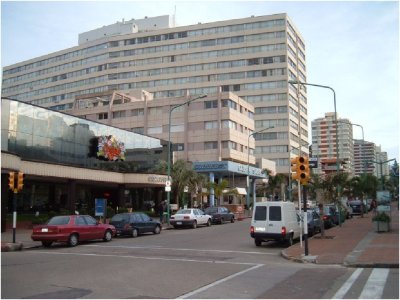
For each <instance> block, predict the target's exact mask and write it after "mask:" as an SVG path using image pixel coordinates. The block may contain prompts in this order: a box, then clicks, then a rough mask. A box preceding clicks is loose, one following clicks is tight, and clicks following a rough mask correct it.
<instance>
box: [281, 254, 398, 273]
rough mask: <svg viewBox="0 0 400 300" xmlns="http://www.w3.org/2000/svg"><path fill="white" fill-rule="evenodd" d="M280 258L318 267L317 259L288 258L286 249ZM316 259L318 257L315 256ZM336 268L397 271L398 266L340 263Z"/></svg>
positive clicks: (394, 264)
mask: <svg viewBox="0 0 400 300" xmlns="http://www.w3.org/2000/svg"><path fill="white" fill-rule="evenodd" d="M281 256H282V257H283V258H285V259H287V260H290V261H293V262H297V263H305V264H307V263H312V264H315V265H318V263H317V262H316V261H317V259H315V260H314V261H310V260H309V259H304V258H297V257H294V256H290V255H288V254H286V249H285V250H282V251H281ZM317 257H318V256H317ZM336 265H337V266H344V267H347V268H388V269H398V268H399V264H398V263H346V262H344V263H342V264H336Z"/></svg>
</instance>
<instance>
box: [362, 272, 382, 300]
mask: <svg viewBox="0 0 400 300" xmlns="http://www.w3.org/2000/svg"><path fill="white" fill-rule="evenodd" d="M388 275H389V269H373V270H372V273H371V275H369V278H368V281H367V283H366V284H365V286H364V289H363V291H362V293H361V295H360V297H359V299H380V298H381V297H382V294H383V289H384V287H385V282H386V279H387V277H388Z"/></svg>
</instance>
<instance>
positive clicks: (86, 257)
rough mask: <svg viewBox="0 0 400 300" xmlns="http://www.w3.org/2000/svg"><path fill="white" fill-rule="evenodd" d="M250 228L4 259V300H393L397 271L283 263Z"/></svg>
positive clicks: (174, 233) (181, 232) (185, 232)
mask: <svg viewBox="0 0 400 300" xmlns="http://www.w3.org/2000/svg"><path fill="white" fill-rule="evenodd" d="M249 227H250V220H244V221H238V222H235V223H233V224H231V223H226V224H223V225H213V226H211V227H199V228H197V229H173V230H166V231H163V232H162V233H161V234H160V235H153V234H149V235H144V236H139V237H138V238H129V237H121V238H115V239H113V241H111V242H109V243H104V242H101V241H96V242H90V243H84V244H81V245H79V246H77V247H74V248H69V247H66V246H64V245H55V246H53V247H51V248H50V249H46V248H42V247H39V248H35V249H31V250H24V251H22V252H3V253H2V260H1V265H2V269H1V273H2V276H1V296H2V298H36V299H37V298H41V299H46V298H47V299H48V298H97V299H102V298H103V299H104V298H107V299H110V298H112V299H115V298H117V299H120V298H133V299H135V298H142V299H143V298H197V299H198V298H222V299H232V298H235V299H239V298H243V299H246V298H247V299H255V298H275V299H276V298H332V297H335V298H358V297H360V296H361V295H362V296H363V297H364V298H372V297H369V296H371V295H372V294H371V291H369V290H371V289H372V292H374V293H375V294H376V293H377V288H376V285H378V286H379V287H382V288H380V289H378V294H379V295H378V296H380V298H393V299H398V296H399V291H398V279H399V278H398V269H393V270H388V271H387V274H386V272H385V271H381V272H380V273H379V272H378V273H376V272H375V273H376V274H375V273H374V270H375V269H374V270H372V269H347V268H345V267H341V266H321V265H314V264H300V263H295V262H291V261H288V260H285V259H284V258H282V257H281V256H280V252H281V250H282V249H283V247H284V246H283V245H280V244H277V243H272V242H271V243H269V244H265V245H264V244H263V246H261V247H256V246H255V245H254V242H253V239H251V238H250V235H249ZM381 270H386V269H381ZM382 272H383V273H382ZM372 273H374V276H375V277H374V276H372ZM353 274H354V275H353ZM356 275H357V276H356ZM385 276H386V277H385ZM371 277H373V278H377V277H379V278H380V279H381V281H380V282H378V283H377V281H376V280H375V281H374V282H373V283H374V284H375V288H371V284H370V283H368V282H369V279H370V278H371ZM382 278H384V280H382ZM396 283H397V284H396ZM363 293H364V294H363Z"/></svg>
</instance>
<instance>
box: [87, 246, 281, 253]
mask: <svg viewBox="0 0 400 300" xmlns="http://www.w3.org/2000/svg"><path fill="white" fill-rule="evenodd" d="M81 246H84V247H109V248H123V249H149V250H150V249H151V250H173V251H195V252H218V253H239V254H260V255H263V254H265V255H277V253H272V252H256V251H235V250H216V249H215V250H213V249H210V250H207V249H190V248H167V247H162V246H153V247H148V246H115V245H113V246H109V245H81Z"/></svg>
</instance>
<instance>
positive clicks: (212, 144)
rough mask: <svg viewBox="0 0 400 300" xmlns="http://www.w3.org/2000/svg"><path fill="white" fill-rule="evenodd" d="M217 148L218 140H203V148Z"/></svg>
mask: <svg viewBox="0 0 400 300" xmlns="http://www.w3.org/2000/svg"><path fill="white" fill-rule="evenodd" d="M211 149H218V142H216V141H214V142H205V143H204V150H211Z"/></svg>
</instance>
